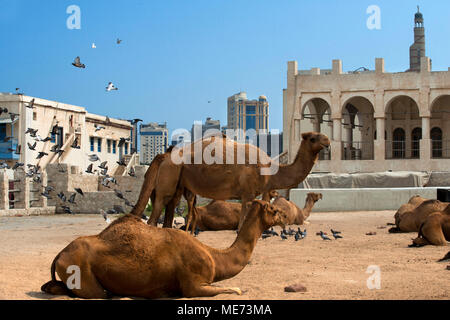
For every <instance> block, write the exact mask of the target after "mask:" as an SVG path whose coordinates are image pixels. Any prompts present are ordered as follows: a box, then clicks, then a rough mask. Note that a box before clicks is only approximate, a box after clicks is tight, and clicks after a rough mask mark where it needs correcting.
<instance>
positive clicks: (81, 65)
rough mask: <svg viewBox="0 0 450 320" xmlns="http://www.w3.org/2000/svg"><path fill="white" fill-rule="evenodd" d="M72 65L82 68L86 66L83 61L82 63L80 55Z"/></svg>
mask: <svg viewBox="0 0 450 320" xmlns="http://www.w3.org/2000/svg"><path fill="white" fill-rule="evenodd" d="M72 65H73V66H74V67H77V68H81V69H84V68H86V66H85V65H84V64H83V63H81V61H80V57H76V58H75V60H74V61H73V62H72Z"/></svg>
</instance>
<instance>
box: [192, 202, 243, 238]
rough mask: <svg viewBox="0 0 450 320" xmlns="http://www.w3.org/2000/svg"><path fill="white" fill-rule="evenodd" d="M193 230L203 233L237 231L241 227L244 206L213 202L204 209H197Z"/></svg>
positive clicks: (234, 203) (235, 203) (193, 220)
mask: <svg viewBox="0 0 450 320" xmlns="http://www.w3.org/2000/svg"><path fill="white" fill-rule="evenodd" d="M195 209H196V210H195V211H196V213H195V214H194V217H193V219H192V228H189V230H195V228H196V227H198V228H199V229H200V230H202V231H219V230H236V229H237V228H238V225H239V218H240V216H241V210H242V205H241V204H240V203H237V202H227V201H222V200H213V201H211V202H210V203H209V204H208V205H206V206H203V207H195Z"/></svg>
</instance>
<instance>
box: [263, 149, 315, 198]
mask: <svg viewBox="0 0 450 320" xmlns="http://www.w3.org/2000/svg"><path fill="white" fill-rule="evenodd" d="M317 156H318V154H317V153H313V152H312V151H310V150H308V148H307V146H306V143H305V142H304V141H302V144H301V145H300V149H299V150H298V152H297V156H296V157H295V160H294V162H293V163H292V164H289V165H280V167H279V168H278V172H277V173H276V174H274V175H272V176H270V178H269V188H268V190H276V189H288V188H296V187H297V186H298V184H299V183H300V182H302V181H303V180H304V179H305V178H306V177H307V176H308V174H309V173H310V172H311V169H312V167H313V166H314V164H315V162H316V159H317Z"/></svg>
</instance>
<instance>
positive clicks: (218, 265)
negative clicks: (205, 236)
mask: <svg viewBox="0 0 450 320" xmlns="http://www.w3.org/2000/svg"><path fill="white" fill-rule="evenodd" d="M259 210H260V208H259V207H256V208H255V207H253V209H251V210H250V211H249V212H248V214H247V217H246V219H245V221H244V223H243V225H242V228H241V231H240V232H239V234H238V236H237V237H236V240H235V241H234V243H233V244H232V245H231V247H229V248H227V249H224V250H218V249H214V248H208V250H209V252H210V254H211V257H212V258H213V260H214V262H215V276H214V280H213V282H217V281H221V280H225V279H229V278H232V277H234V276H235V275H237V274H238V273H239V272H241V271H242V269H244V268H245V266H246V265H247V264H248V261H249V260H250V257H251V255H252V252H253V249H254V248H255V245H256V242H257V241H258V239H259V237H260V236H261V234H262V232H263V230H264V227H263V226H262V223H261V217H260V215H259V214H258V211H259Z"/></svg>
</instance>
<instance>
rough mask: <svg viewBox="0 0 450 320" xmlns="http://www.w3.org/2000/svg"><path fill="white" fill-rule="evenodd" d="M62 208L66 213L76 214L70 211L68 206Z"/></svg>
mask: <svg viewBox="0 0 450 320" xmlns="http://www.w3.org/2000/svg"><path fill="white" fill-rule="evenodd" d="M61 208H63V210H64V213H70V214H74V212H73V211H72V210H70V208H69V207H67V206H61Z"/></svg>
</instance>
